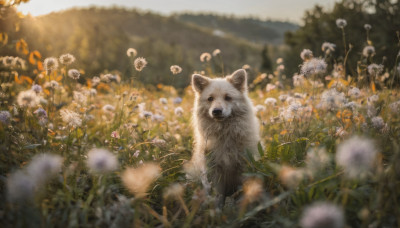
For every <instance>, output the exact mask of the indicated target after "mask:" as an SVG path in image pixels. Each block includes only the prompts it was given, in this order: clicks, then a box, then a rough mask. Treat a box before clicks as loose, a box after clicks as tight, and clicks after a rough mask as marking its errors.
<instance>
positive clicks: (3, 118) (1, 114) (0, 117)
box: [0, 111, 11, 125]
mask: <svg viewBox="0 0 400 228" xmlns="http://www.w3.org/2000/svg"><path fill="white" fill-rule="evenodd" d="M10 120H11V114H10V112H9V111H0V122H2V123H3V124H4V125H8V124H9V123H10V122H11V121H10Z"/></svg>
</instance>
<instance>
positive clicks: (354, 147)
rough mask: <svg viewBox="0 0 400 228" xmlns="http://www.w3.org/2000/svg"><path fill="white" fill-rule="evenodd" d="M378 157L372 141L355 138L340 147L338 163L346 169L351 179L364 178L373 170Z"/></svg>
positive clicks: (337, 155)
mask: <svg viewBox="0 0 400 228" xmlns="http://www.w3.org/2000/svg"><path fill="white" fill-rule="evenodd" d="M376 155H377V151H376V149H375V145H374V143H373V142H372V141H371V140H369V139H365V138H360V137H358V136H354V137H352V138H351V139H349V140H347V141H345V142H343V143H342V144H340V145H339V146H338V149H337V151H336V163H337V164H338V165H339V166H342V167H343V168H344V170H345V173H346V174H347V176H348V177H349V178H356V177H363V176H364V175H365V172H367V171H370V170H372V168H373V166H374V162H375V158H376Z"/></svg>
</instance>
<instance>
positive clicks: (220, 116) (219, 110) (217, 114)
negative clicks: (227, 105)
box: [212, 108, 224, 119]
mask: <svg viewBox="0 0 400 228" xmlns="http://www.w3.org/2000/svg"><path fill="white" fill-rule="evenodd" d="M212 117H213V118H215V119H223V118H224V116H223V114H222V108H214V109H213V110H212Z"/></svg>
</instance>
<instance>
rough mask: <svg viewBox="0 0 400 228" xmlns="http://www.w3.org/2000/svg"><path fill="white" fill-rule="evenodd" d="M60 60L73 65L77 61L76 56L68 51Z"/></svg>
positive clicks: (64, 63)
mask: <svg viewBox="0 0 400 228" xmlns="http://www.w3.org/2000/svg"><path fill="white" fill-rule="evenodd" d="M59 60H60V63H61V64H63V65H65V66H68V65H71V64H72V63H73V62H75V57H74V56H73V55H71V54H69V53H67V54H64V55H61V56H60V58H59Z"/></svg>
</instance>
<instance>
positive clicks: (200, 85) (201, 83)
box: [192, 74, 210, 93]
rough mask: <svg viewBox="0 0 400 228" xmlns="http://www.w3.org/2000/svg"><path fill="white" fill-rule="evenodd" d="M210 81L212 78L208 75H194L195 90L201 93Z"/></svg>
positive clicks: (193, 85) (193, 84)
mask: <svg viewBox="0 0 400 228" xmlns="http://www.w3.org/2000/svg"><path fill="white" fill-rule="evenodd" d="M209 83H210V80H209V79H208V78H207V77H204V76H201V75H200V74H193V75H192V87H193V90H194V91H195V92H198V93H201V91H203V89H204V88H206V86H207V85H208V84H209Z"/></svg>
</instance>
